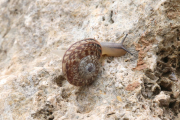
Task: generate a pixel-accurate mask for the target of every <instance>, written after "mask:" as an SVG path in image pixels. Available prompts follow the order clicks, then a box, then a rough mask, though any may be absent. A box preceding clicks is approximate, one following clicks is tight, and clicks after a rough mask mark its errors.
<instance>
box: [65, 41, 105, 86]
mask: <svg viewBox="0 0 180 120" xmlns="http://www.w3.org/2000/svg"><path fill="white" fill-rule="evenodd" d="M101 55H102V47H101V45H100V43H99V42H98V41H96V40H94V39H91V38H89V39H84V40H81V41H78V42H76V43H74V44H73V45H71V46H70V48H69V49H68V50H67V51H66V52H65V54H64V57H63V61H62V63H63V64H62V70H63V74H64V75H65V77H66V79H67V80H68V82H69V83H70V84H72V85H75V86H84V85H88V84H91V83H92V82H93V81H94V80H95V78H96V76H97V75H98V72H99V69H100V63H99V59H100V58H101Z"/></svg>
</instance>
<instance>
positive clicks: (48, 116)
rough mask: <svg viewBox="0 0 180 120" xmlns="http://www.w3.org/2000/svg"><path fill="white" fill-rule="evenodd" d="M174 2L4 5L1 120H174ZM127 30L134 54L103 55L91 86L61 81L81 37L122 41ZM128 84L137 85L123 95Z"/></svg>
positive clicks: (39, 0) (177, 41)
mask: <svg viewBox="0 0 180 120" xmlns="http://www.w3.org/2000/svg"><path fill="white" fill-rule="evenodd" d="M179 4H180V1H179V0H85V1H82V0H61V1H59V0H35V1H32V0H1V1H0V16H1V17H0V26H1V27H0V106H1V107H0V113H1V114H0V119H2V120H26V119H28V120H34V119H37V120H59V119H60V120H61V119H62V120H64V119H79V120H84V119H86V120H88V119H89V120H92V119H94V120H98V119H104V120H109V119H120V120H121V119H122V120H144V119H146V120H153V119H156V120H161V119H176V118H177V119H178V118H179V112H180V111H179V110H180V108H179V107H180V106H179V104H180V102H179V100H180V96H179V89H180V82H179V79H180V75H179V72H180V61H179V60H180V17H179V16H180V7H179ZM127 33H128V37H127V38H126V41H125V43H124V45H125V46H126V47H127V49H129V50H130V51H131V52H132V53H133V56H131V55H130V54H128V53H127V54H126V55H125V56H122V57H103V58H102V66H101V70H100V73H99V75H98V77H97V79H96V80H95V82H94V83H92V84H91V85H89V86H84V87H76V86H73V85H71V84H69V83H68V82H67V81H66V79H65V78H64V76H63V74H62V64H61V63H62V56H63V53H64V51H63V50H64V49H66V48H68V47H69V46H70V45H71V44H73V43H74V42H76V41H79V40H82V39H84V38H95V39H97V40H98V41H100V42H116V43H120V42H121V40H122V38H123V37H124V36H125V34H127ZM133 83H137V84H136V86H135V87H133V89H131V90H127V89H126V87H127V86H128V85H133ZM131 88H132V87H131ZM162 93H163V97H162V98H161V95H162ZM155 98H158V100H157V101H155ZM162 99H163V100H165V101H166V102H165V103H166V104H164V103H163V101H162ZM158 102H160V103H161V105H159V103H158Z"/></svg>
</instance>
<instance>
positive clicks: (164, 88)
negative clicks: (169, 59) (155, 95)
mask: <svg viewBox="0 0 180 120" xmlns="http://www.w3.org/2000/svg"><path fill="white" fill-rule="evenodd" d="M171 86H172V84H167V83H166V82H164V81H162V82H161V83H160V87H161V91H172V89H171Z"/></svg>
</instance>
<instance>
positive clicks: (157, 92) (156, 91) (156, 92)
mask: <svg viewBox="0 0 180 120" xmlns="http://www.w3.org/2000/svg"><path fill="white" fill-rule="evenodd" d="M160 92H161V89H160V88H159V87H156V88H155V89H154V91H153V94H154V95H158V94H159V93H160Z"/></svg>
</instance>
